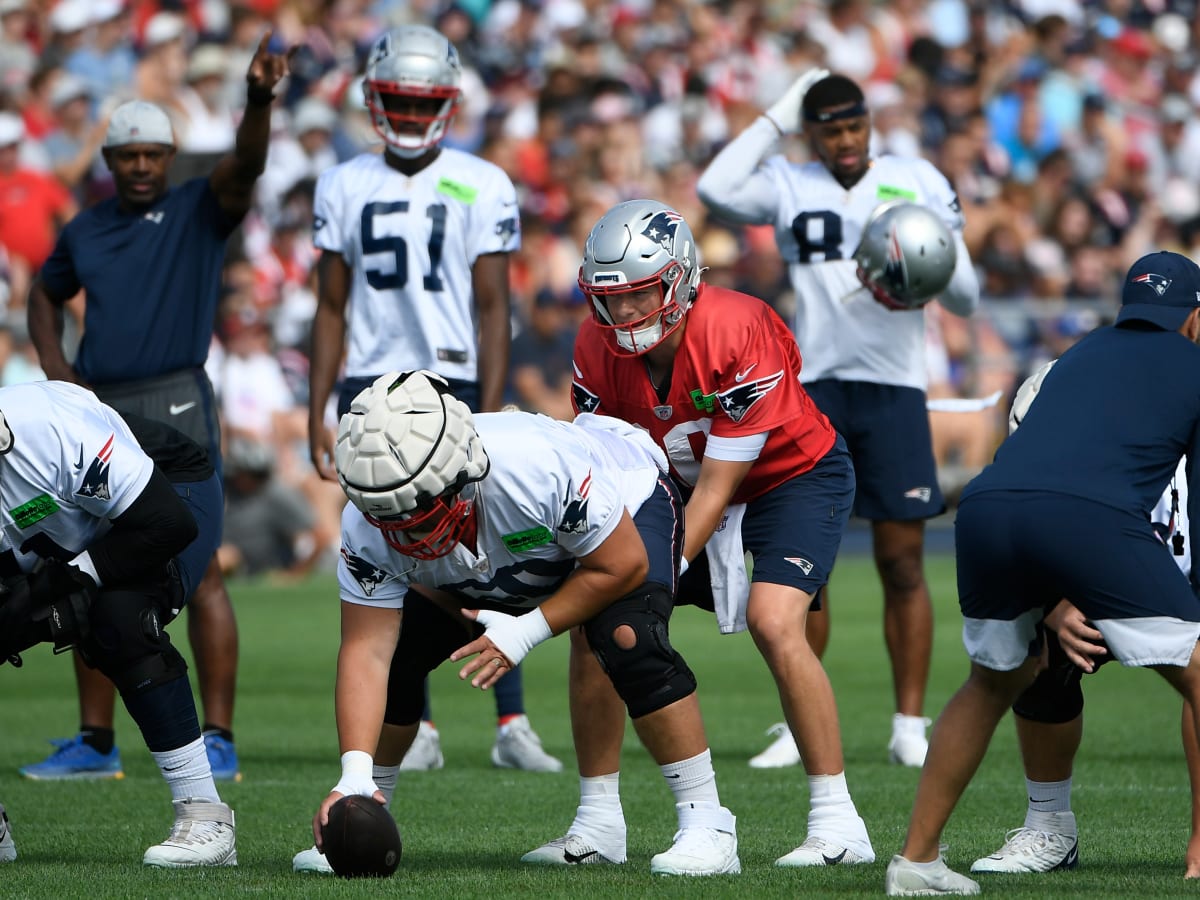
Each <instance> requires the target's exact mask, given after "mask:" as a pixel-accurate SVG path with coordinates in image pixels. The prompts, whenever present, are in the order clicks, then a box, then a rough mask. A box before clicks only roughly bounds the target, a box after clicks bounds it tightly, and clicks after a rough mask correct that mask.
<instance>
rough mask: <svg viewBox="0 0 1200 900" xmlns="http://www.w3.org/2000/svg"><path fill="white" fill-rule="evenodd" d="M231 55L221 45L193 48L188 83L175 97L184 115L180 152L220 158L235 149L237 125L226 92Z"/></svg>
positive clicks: (181, 124)
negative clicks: (234, 141)
mask: <svg viewBox="0 0 1200 900" xmlns="http://www.w3.org/2000/svg"><path fill="white" fill-rule="evenodd" d="M228 74H229V55H228V54H227V53H226V52H225V48H224V47H222V46H221V45H220V44H201V45H199V46H198V47H196V48H194V49H193V50H192V52H191V57H190V58H189V60H188V66H187V76H186V79H187V83H186V84H185V85H183V86H181V87H180V88H179V91H178V93H177V94H176V100H177V103H178V108H179V110H180V112H181V113H182V116H181V117H180V119H179V121H178V125H179V127H178V132H177V133H178V135H179V152H180V153H181V154H194V155H205V156H214V155H216V156H219V155H221V154H224V153H226V152H227V151H229V150H230V149H231V148H232V147H233V140H234V131H235V125H234V120H233V110H232V109H230V107H229V103H228V100H227V96H228V94H227V92H226V90H225V82H226V80H227V78H228Z"/></svg>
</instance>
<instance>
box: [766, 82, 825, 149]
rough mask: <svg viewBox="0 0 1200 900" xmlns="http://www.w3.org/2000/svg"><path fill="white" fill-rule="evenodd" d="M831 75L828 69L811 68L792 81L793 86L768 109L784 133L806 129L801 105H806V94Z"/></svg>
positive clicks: (768, 116)
mask: <svg viewBox="0 0 1200 900" xmlns="http://www.w3.org/2000/svg"><path fill="white" fill-rule="evenodd" d="M828 75H829V70H828V69H809V70H807V71H806V72H804V73H802V74H801V75H800V77H799V78H797V79H796V80H795V81H793V82H792V86H791V87H789V88H788V89H787V90H786V91H784V92H783V96H782V97H780V98H779V99H778V100H776V101H775V102H774V103H773V104H772V105H771V108H770V109H768V110H767V112H766V116H767V118H768V119H770V120H771V121H772V122H773V123H774V124H775V127H776V128H778V129H779V130H780V132H781V133H783V134H799V133H800V132H801V131H803V130H804V117H803V114H802V113H801V107H802V106H803V105H804V95H805V94H807V93H808V89H809V88H811V87H812V86H813V85H814V84H816V83H817V82H818V81H820V80H821V79H822V78H825V77H827V76H828Z"/></svg>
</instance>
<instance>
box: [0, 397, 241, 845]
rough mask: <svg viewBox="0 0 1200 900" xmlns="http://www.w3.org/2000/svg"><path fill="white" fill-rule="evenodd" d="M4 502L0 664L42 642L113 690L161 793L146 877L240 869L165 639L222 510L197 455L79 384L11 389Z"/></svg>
mask: <svg viewBox="0 0 1200 900" xmlns="http://www.w3.org/2000/svg"><path fill="white" fill-rule="evenodd" d="M152 456H153V458H151V457H152ZM0 495H2V496H3V497H4V507H5V508H6V509H7V512H6V513H5V519H6V522H5V527H4V530H3V534H2V535H0V580H2V583H3V587H2V588H0V663H3V662H5V661H7V662H11V663H13V664H14V665H19V664H20V654H21V653H22V652H23V651H25V650H26V649H28V648H29V647H32V646H34V645H35V644H39V643H43V642H53V644H54V646H55V649H56V650H57V649H66V648H69V647H71V646H74V647H76V648H77V649H78V650H79V651H80V653H81V655H82V656H83V659H84V660H85V661H86V662H87V664H88V665H89V666H92V667H94V668H97V669H99V670H100V671H101V672H103V673H104V674H105V675H107V676H108V677H109V678H110V679H111V680H112V682H113V683H114V684H115V685H116V687H117V690H118V691H119V692H120V694H121V699H122V701H124V703H125V708H126V709H127V710H129V714H130V716H131V717H132V718H133V720H134V721H135V722H136V723H137V724H138V727H139V728H140V729H141V731H142V737H143V739H144V740H145V741H146V746H147V747H148V748H149V750H150V753H151V755H152V756H153V757H154V761H155V762H156V763H157V764H158V767H159V769H160V770H161V771H162V773H163V778H164V780H165V781H166V782H167V786H168V787H170V789H171V798H172V800H173V802H174V804H175V825H174V828H173V829H172V831H171V834H170V836H169V837H168V838H167V839H166V840H165V841H164V842H163V843H161V844H158V845H156V846H154V847H151V848H150V849H148V850H147V851H146V853H145V856H144V857H143V859H142V861H143V863H145V865H148V866H160V867H168V868H177V867H184V866H233V865H237V849H236V846H235V841H234V820H233V811H232V810H231V809H230V808H229V807H228V806H227V805H225V804H224V803H222V802H221V798H220V797H219V796H218V794H217V788H216V785H215V784H214V782H213V777H212V770H211V769H210V767H209V762H208V755H207V754H206V752H205V749H204V741H203V739H202V738H201V735H200V722H199V720H198V718H197V716H196V706H195V702H194V701H193V699H192V687H191V684H190V683H189V680H188V675H187V664H186V663H185V662H184V660H183V657H182V656H180V654H179V651H178V650H176V649H175V647H174V646H172V644H171V641H170V638H169V637H168V636H167V633H166V632H165V631H164V630H163V629H164V627H165V626H166V625H167V624H168V623H169V622H171V621H172V620H173V619H174V618H175V617H176V616H177V615H179V612H180V610H181V609H182V608H183V605H184V603H185V602H186V601H187V599H188V598H189V597H190V596H191V594H192V591H193V590H194V589H195V587H196V585H197V584H198V583H199V581H200V579H201V578H202V577H203V575H204V570H205V567H206V565H207V563H208V560H209V559H210V558H211V557H212V554H213V553H214V552H215V550H216V545H217V540H218V535H219V534H220V527H221V515H222V506H223V504H222V498H221V486H220V482H219V481H218V479H217V477H216V474H215V473H214V471H213V468H212V465H211V464H210V463H209V461H208V457H207V455H206V454H205V452H204V451H203V450H202V449H201V448H200V447H199V446H198V445H197V444H195V443H194V442H193V441H191V440H190V439H188V438H187V437H185V436H184V435H182V434H181V433H179V432H178V431H175V429H173V428H170V427H169V426H167V425H163V424H161V423H157V422H151V421H149V420H140V419H135V418H134V417H130V421H129V423H128V424H127V423H126V421H125V420H123V419H122V418H121V417H120V416H119V415H118V414H117V413H116V411H115V410H113V409H111V408H110V407H108V406H105V405H104V404H102V403H101V402H100V401H99V400H98V399H97V398H96V395H95V394H93V393H92V392H91V391H88V390H85V389H84V388H81V387H78V386H77V385H73V384H67V383H65V382H60V381H44V382H39V383H35V384H27V385H19V386H14V387H6V388H2V389H0ZM4 840H5V837H4V835H0V854H3V853H4V852H5V851H4V850H3V843H4ZM15 852H16V851H15V848H14V849H13V850H12V855H13V856H15Z"/></svg>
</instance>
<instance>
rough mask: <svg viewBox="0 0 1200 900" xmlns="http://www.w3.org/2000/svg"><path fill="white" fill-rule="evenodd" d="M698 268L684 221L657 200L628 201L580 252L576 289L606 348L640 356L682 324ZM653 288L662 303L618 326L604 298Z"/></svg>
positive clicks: (607, 215)
mask: <svg viewBox="0 0 1200 900" xmlns="http://www.w3.org/2000/svg"><path fill="white" fill-rule="evenodd" d="M700 273H701V269H700V266H699V265H698V263H697V260H696V241H695V239H694V238H693V237H692V229H691V228H689V227H688V224H687V222H685V221H684V220H683V216H681V215H680V214H679V213H677V212H676V211H675V210H673V209H671V207H669V206H667V205H666V204H664V203H659V202H658V201H657V200H628V201H626V202H625V203H619V204H617V205H616V206H614V207H613V208H612V209H610V210H609V211H608V212H606V213H605V214H604V215H603V216H601V217H600V221H598V222H597V223H596V224H595V225H594V226H592V231H591V233H590V234H589V235H588V238H587V242H586V243H585V244H584V247H583V265H582V266H580V267H579V288H580V290H582V291H583V293H584V295H585V296H586V297H587V298H588V300H589V301H590V302H591V307H592V316H593V317H594V318H595V320H596V322H597V324H598V325H599V326H600V328H601V329H602V330H603V332H604V334H605V336H606V337H607V338H610V339H609V341H608V346H609V349H610V350H612V351H613V352H614V353H617V354H633V355H635V356H636V355H640V354H642V353H645V352H646V351H647V350H650V349H651V348H653V347H656V346H658V345H659V344H660V343H662V341H663V339H664V338H666V337H667V336H668V335H669V334H671V332H673V331H675V329H677V328H678V327H679V326H680V324H682V322H683V317H684V315H685V314H686V313H687V311H688V309H689V308H690V307H691V305H692V301H693V300H694V299H695V297H696V289H697V286H698V285H699V284H700ZM651 286H658V287H659V288H660V290H661V292H662V304H661V305H660V306H659V307H657V308H656V309H654V310H652V311H651V312H649V313H648V314H646V315H644V316H642V317H640V318H638V319H635V320H634V321H632V322H617V321H615V320H614V318H613V316H612V313H611V312H610V310H609V308H608V300H609V298H611V297H613V296H615V295H618V294H625V293H630V292H632V291H640V290H643V289H645V288H647V287H651Z"/></svg>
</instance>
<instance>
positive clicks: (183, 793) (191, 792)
mask: <svg viewBox="0 0 1200 900" xmlns="http://www.w3.org/2000/svg"><path fill="white" fill-rule="evenodd" d="M150 755H151V756H153V757H154V761H155V762H156V763H158V768H159V771H161V772H162V776H163V779H164V780H165V781H166V782H167V787H169V788H170V789H171V799H172V800H188V799H194V800H212V801H213V802H214V803H220V802H221V797H220V795H219V794H217V785H216V784H215V783H214V782H213V777H212V769H211V768H210V767H209V765H208V753H207V752H205V750H204V738H196V739H195V740H194V741H192V742H191V743H190V744H185V745H184V746H182V747H180V748H178V749H177V750H163V751H151V753H150Z"/></svg>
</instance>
